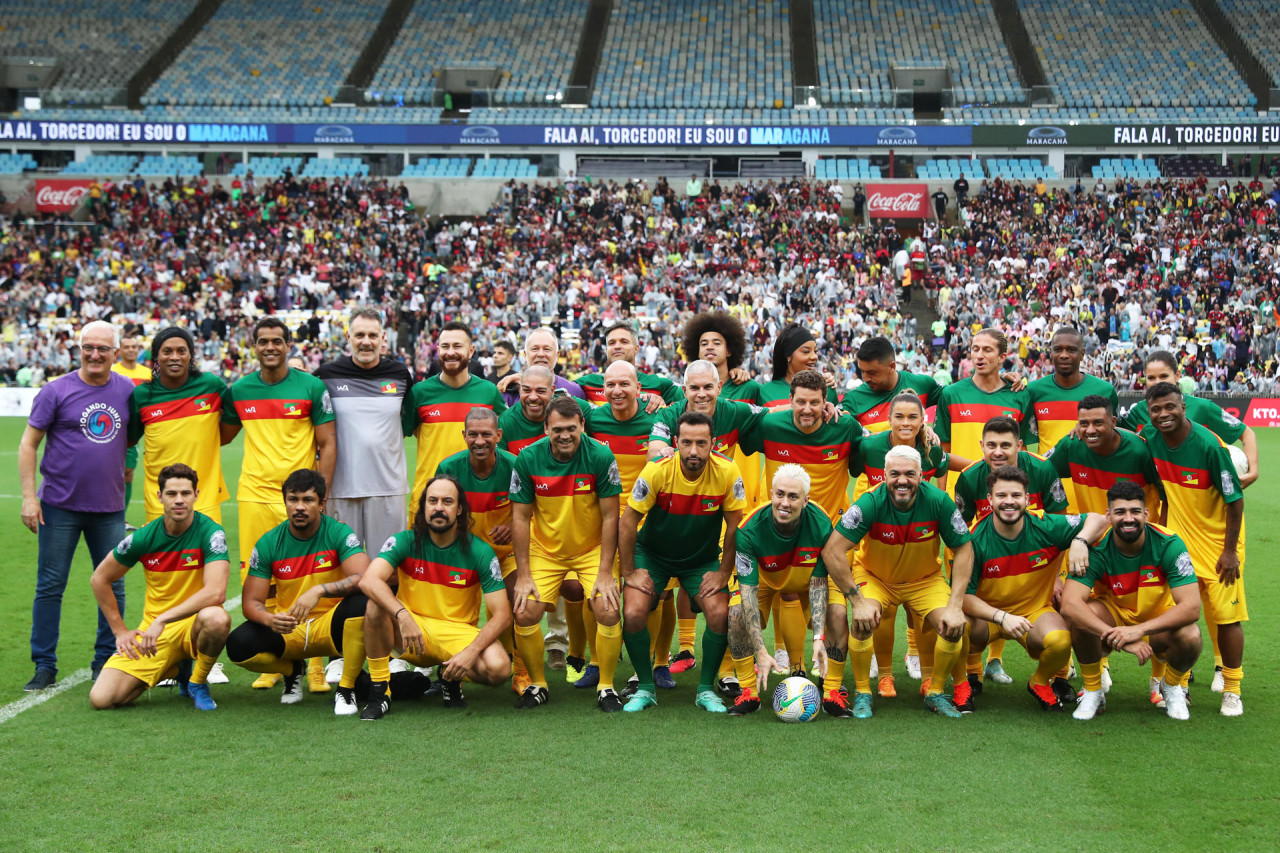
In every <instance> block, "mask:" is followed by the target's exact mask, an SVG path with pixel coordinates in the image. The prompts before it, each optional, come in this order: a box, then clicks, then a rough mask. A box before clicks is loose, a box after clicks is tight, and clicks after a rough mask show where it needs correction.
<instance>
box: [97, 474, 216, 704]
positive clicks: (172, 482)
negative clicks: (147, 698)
mask: <svg viewBox="0 0 1280 853" xmlns="http://www.w3.org/2000/svg"><path fill="white" fill-rule="evenodd" d="M198 479H199V478H198V477H197V476H196V472H195V471H194V470H192V469H191V468H189V467H188V466H186V465H180V464H179V465H168V466H165V468H164V469H163V470H161V471H160V476H159V485H160V491H159V495H160V505H161V508H162V510H163V514H162V515H161V516H160V518H157V519H156V520H155V521H152V522H151V523H149V524H147V525H146V526H145V527H143V528H141V529H139V530H136V531H134V532H133V533H131V534H130V535H128V536H126V537H125V538H124V540H123V541H121V542H120V544H119V545H117V546H116V549H115V550H114V551H113V552H111V553H110V554H108V555H107V556H106V558H105V559H104V560H103V561H102V562H101V563H100V564H99V565H98V567H97V568H96V569H95V570H94V572H93V577H92V578H91V579H90V581H89V583H90V586H92V587H93V597H94V598H96V599H97V600H98V606H99V607H100V608H102V615H103V616H105V617H106V620H107V624H109V625H110V626H111V630H112V632H113V633H114V634H115V635H116V653H115V654H114V655H112V656H111V657H110V658H109V659H108V660H107V662H106V664H105V665H104V666H103V667H102V673H101V675H99V676H98V680H97V681H96V682H95V683H94V685H93V689H92V690H90V691H89V702H90V703H91V704H92V705H93V707H94V708H96V709H99V710H102V709H104V708H119V707H120V706H121V705H128V704H129V703H130V702H132V701H133V700H135V699H137V698H138V697H139V696H140V695H142V691H144V690H146V689H148V688H150V687H154V686H155V684H156V682H158V681H160V680H161V679H162V678H167V677H173V675H174V674H175V673H176V672H177V670H178V664H179V663H181V662H182V661H187V660H195V666H194V667H193V668H192V671H191V678H190V681H189V682H188V683H186V684H184V685H183V695H189V696H190V697H191V698H192V699H193V700H194V701H195V706H196V708H197V709H199V710H201V711H212V710H213V709H214V708H216V707H218V706H217V705H216V704H214V701H213V697H212V696H210V695H209V685H208V683H207V679H208V677H209V670H210V669H211V668H212V667H213V664H214V662H215V661H216V660H217V659H218V654H219V653H220V652H221V651H222V647H223V645H224V644H225V643H226V641H227V633H228V632H229V631H230V630H231V617H230V616H229V615H227V611H226V610H224V609H223V608H222V602H223V601H225V600H226V598H227V575H228V574H229V572H230V571H231V562H230V560H229V558H228V556H227V534H226V533H224V532H223V530H222V525H220V524H218V523H217V522H216V521H214V520H213V519H211V518H209V517H208V516H207V515H204V514H203V513H199V512H196V511H195V509H194V507H195V503H196V498H197V497H198V496H199V494H200V491H199V489H198V486H199V482H198ZM215 488H216V486H215ZM139 561H141V562H142V565H143V569H144V571H145V572H146V582H147V594H146V603H145V604H144V605H143V611H142V624H141V625H139V626H138V628H137V629H136V630H133V631H130V630H128V629H127V628H125V626H124V620H123V619H121V617H120V608H119V607H118V606H117V605H116V597H115V593H114V592H112V590H111V585H112V584H113V583H115V582H116V581H118V580H120V579H121V578H122V577H124V575H125V573H126V572H128V571H129V569H130V568H131V567H132V566H134V565H135V564H137V563H138V562H139Z"/></svg>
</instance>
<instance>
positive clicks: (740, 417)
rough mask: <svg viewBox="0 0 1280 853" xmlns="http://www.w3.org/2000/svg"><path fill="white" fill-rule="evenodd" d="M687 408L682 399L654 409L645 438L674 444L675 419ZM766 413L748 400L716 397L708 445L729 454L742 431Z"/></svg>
mask: <svg viewBox="0 0 1280 853" xmlns="http://www.w3.org/2000/svg"><path fill="white" fill-rule="evenodd" d="M688 408H689V401H688V400H682V401H681V402H679V403H676V404H675V405H673V406H667V407H666V408H665V409H663V410H662V411H660V412H658V416H657V417H656V418H655V419H654V421H653V430H652V431H651V432H650V433H649V441H650V442H653V441H661V442H664V443H665V444H667V445H669V446H671V447H675V431H676V421H678V420H679V419H680V416H681V415H683V414H684V413H685V412H686V411H687V410H688ZM767 413H768V411H767V410H766V409H763V408H761V407H760V406H754V405H751V404H750V403H738V402H735V401H733V400H725V399H723V398H721V399H718V400H717V401H716V410H715V413H714V414H712V415H711V432H712V436H711V442H712V446H711V449H712V450H714V451H715V452H716V453H720V454H723V455H725V456H730V457H731V456H733V451H734V450H736V449H737V447H738V442H739V441H740V440H741V437H742V433H744V432H746V431H747V430H749V429H751V428H752V427H754V426H755V425H756V424H757V423H758V422H759V421H760V419H761V418H763V417H764V416H765V415H766V414H767Z"/></svg>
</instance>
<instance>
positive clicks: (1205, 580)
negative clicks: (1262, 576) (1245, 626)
mask: <svg viewBox="0 0 1280 853" xmlns="http://www.w3.org/2000/svg"><path fill="white" fill-rule="evenodd" d="M1214 562H1215V564H1216V562H1217V561H1216V560H1215V561H1214ZM1209 568H1210V571H1209V572H1207V573H1206V574H1205V575H1202V574H1200V573H1199V572H1196V583H1198V584H1199V585H1200V602H1201V604H1203V605H1204V621H1205V622H1207V623H1209V624H1211V625H1231V624H1233V623H1235V622H1248V621H1249V608H1248V607H1247V606H1246V604H1245V599H1244V564H1243V563H1242V564H1241V565H1240V577H1238V578H1237V579H1236V582H1235V583H1233V584H1231V585H1230V586H1228V585H1226V584H1224V583H1223V582H1222V581H1220V580H1218V576H1217V573H1215V572H1213V570H1212V569H1213V566H1212V565H1210V567H1209Z"/></svg>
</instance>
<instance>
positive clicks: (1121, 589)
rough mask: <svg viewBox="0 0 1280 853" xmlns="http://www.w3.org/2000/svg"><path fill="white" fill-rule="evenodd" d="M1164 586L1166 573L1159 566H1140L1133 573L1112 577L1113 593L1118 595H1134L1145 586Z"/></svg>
mask: <svg viewBox="0 0 1280 853" xmlns="http://www.w3.org/2000/svg"><path fill="white" fill-rule="evenodd" d="M1164 585H1165V579H1164V572H1163V571H1161V570H1160V567H1159V566H1139V567H1138V568H1137V569H1135V570H1134V571H1132V572H1125V573H1124V574H1122V575H1111V591H1112V592H1113V593H1114V594H1116V595H1132V594H1133V593H1135V592H1137V591H1138V588H1139V587H1143V586H1164Z"/></svg>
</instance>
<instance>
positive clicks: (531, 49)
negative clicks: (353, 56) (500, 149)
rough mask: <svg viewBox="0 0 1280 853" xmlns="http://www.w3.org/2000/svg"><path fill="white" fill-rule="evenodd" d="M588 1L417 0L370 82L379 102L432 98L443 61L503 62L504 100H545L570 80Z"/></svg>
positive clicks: (500, 98) (500, 95)
mask: <svg viewBox="0 0 1280 853" xmlns="http://www.w3.org/2000/svg"><path fill="white" fill-rule="evenodd" d="M586 7H587V3H586V2H585V0H521V2H518V3H515V2H510V0H444V2H431V3H417V4H415V5H414V7H413V9H412V11H410V13H409V17H408V18H407V19H406V21H405V23H404V26H403V27H402V28H401V30H400V35H399V36H398V37H397V38H396V41H395V43H394V44H393V45H392V47H391V49H390V50H389V51H388V52H387V56H386V58H385V59H384V60H383V62H382V65H381V67H379V69H378V71H377V73H376V74H375V75H374V78H373V83H372V85H371V86H370V87H369V88H370V91H371V92H372V93H374V97H375V99H381V100H384V101H391V102H403V103H430V102H431V97H432V93H433V92H434V90H435V81H434V77H433V72H434V71H435V70H436V69H438V68H440V67H441V66H457V65H464V64H484V65H496V66H499V67H500V68H502V69H503V76H502V82H501V84H500V85H499V86H498V88H497V90H496V91H495V92H494V93H493V99H494V103H497V104H526V103H527V104H536V103H545V102H546V100H547V95H552V96H553V97H554V95H555V93H556V92H558V91H563V89H564V88H565V86H566V85H567V83H568V79H569V69H570V66H572V64H573V55H574V52H575V50H576V48H577V45H578V38H579V36H580V35H581V34H582V23H583V19H584V18H585V16H586Z"/></svg>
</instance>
